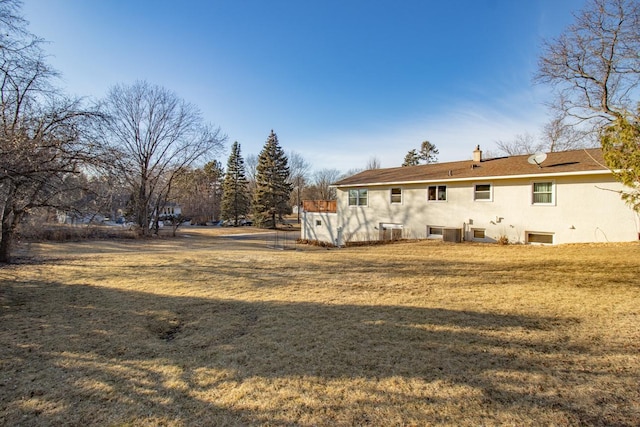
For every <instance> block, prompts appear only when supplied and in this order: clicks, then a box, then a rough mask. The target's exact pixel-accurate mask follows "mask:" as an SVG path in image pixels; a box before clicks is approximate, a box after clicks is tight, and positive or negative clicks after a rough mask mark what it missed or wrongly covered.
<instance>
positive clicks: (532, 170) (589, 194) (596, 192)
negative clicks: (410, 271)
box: [302, 147, 640, 245]
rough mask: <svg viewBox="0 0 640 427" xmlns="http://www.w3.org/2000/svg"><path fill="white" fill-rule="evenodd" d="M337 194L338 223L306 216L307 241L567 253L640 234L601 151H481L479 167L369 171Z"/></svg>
mask: <svg viewBox="0 0 640 427" xmlns="http://www.w3.org/2000/svg"><path fill="white" fill-rule="evenodd" d="M335 187H336V189H337V193H338V197H337V203H336V209H335V214H333V215H334V216H333V217H332V216H330V214H327V213H325V212H321V213H307V214H305V223H304V224H303V229H302V234H303V236H302V237H303V238H307V239H309V238H313V237H312V236H313V235H317V236H330V238H331V239H332V241H331V243H334V244H339V245H342V244H345V243H347V242H350V241H372V240H386V239H398V238H411V239H414V238H415V239H430V238H434V239H444V240H449V241H461V240H467V241H480V242H496V241H506V240H508V241H509V242H511V243H544V244H560V243H584V242H624V241H633V240H638V238H639V232H640V217H639V215H638V213H637V212H635V211H633V210H632V209H631V208H629V207H628V206H627V205H625V203H624V202H623V201H622V200H621V199H620V194H619V192H620V191H621V190H622V189H623V188H624V187H623V186H622V185H621V184H620V183H618V182H617V181H615V179H614V177H613V175H612V173H611V171H610V170H609V169H608V168H607V167H606V166H605V164H604V160H603V157H602V151H601V150H600V149H585V150H573V151H564V152H554V153H549V154H548V155H546V156H538V157H534V156H527V155H524V156H510V157H502V158H494V159H483V158H482V152H481V151H480V149H479V147H478V148H476V150H475V151H474V152H473V160H467V161H459V162H448V163H435V164H428V165H418V166H410V167H399V168H389V169H373V170H367V171H364V172H361V173H359V174H356V175H354V176H351V177H348V178H345V179H343V180H341V181H338V182H337V183H335ZM305 234H306V236H305ZM320 240H322V239H320Z"/></svg>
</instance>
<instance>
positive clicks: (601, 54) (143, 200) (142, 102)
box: [0, 0, 640, 262]
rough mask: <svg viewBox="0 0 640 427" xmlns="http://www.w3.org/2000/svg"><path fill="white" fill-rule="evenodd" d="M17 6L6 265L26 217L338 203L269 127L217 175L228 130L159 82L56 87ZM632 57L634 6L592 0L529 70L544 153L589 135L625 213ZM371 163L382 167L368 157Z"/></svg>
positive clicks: (635, 124) (631, 180)
mask: <svg viewBox="0 0 640 427" xmlns="http://www.w3.org/2000/svg"><path fill="white" fill-rule="evenodd" d="M20 7H21V3H20V1H19V0H0V262H9V261H10V259H11V247H12V243H13V241H14V239H15V237H16V233H17V231H18V227H19V226H20V224H21V223H23V222H24V221H26V220H27V219H29V218H34V217H35V216H37V215H52V214H53V213H55V212H66V213H71V214H72V215H75V216H76V217H86V216H90V215H95V214H96V213H98V212H108V213H109V215H110V216H114V215H115V213H116V210H117V209H118V208H120V209H122V212H121V213H122V214H123V215H124V216H126V217H127V219H129V220H131V221H133V222H134V223H136V224H137V226H138V230H139V232H140V234H142V235H149V234H151V233H154V232H157V230H158V227H159V221H160V212H161V210H163V208H164V207H165V206H166V205H167V204H168V203H170V202H176V203H180V204H181V205H182V206H183V207H184V214H185V215H188V216H191V217H192V219H194V220H195V221H196V222H206V221H208V220H215V219H218V218H224V219H227V220H229V221H232V222H233V223H234V224H238V223H239V222H240V221H241V220H242V219H243V218H244V217H245V216H246V215H248V214H250V213H251V215H252V216H253V218H254V219H255V220H256V221H258V222H259V223H261V224H264V225H270V226H275V224H276V221H278V220H279V219H280V218H281V217H282V216H283V215H285V214H287V213H290V212H291V210H292V207H293V206H299V205H300V201H301V200H302V199H324V200H331V199H333V198H335V189H332V188H331V187H330V186H329V184H330V183H332V182H335V181H336V180H337V179H338V178H340V176H341V174H340V172H339V171H337V170H334V169H325V170H322V171H318V172H316V173H315V174H313V175H311V174H310V172H309V169H310V166H309V164H308V163H307V162H306V161H304V159H302V158H301V157H300V156H299V155H297V154H296V153H289V155H287V154H285V153H284V151H283V150H282V148H281V147H280V144H279V141H278V138H277V135H276V134H275V132H273V131H271V133H270V134H269V136H268V138H267V140H266V142H265V145H264V147H263V150H262V152H261V153H260V154H259V155H258V156H255V155H250V156H247V159H246V161H245V159H243V158H242V154H241V151H240V144H239V143H237V142H236V143H234V144H233V145H232V149H231V154H230V156H229V159H228V162H227V165H226V170H224V168H223V166H222V164H221V163H220V162H218V161H217V160H212V159H215V158H216V157H217V156H219V155H220V154H221V153H222V151H223V149H224V146H225V144H226V142H227V136H226V135H225V134H223V132H222V131H221V129H220V128H219V127H216V126H213V125H211V124H209V123H207V122H206V121H205V120H204V118H203V117H202V113H201V112H200V110H199V109H198V108H197V107H196V106H195V105H193V104H190V103H188V102H185V101H184V100H182V99H180V97H178V96H177V95H176V94H175V93H173V92H172V91H170V90H168V89H165V88H163V87H159V86H156V85H152V84H149V83H147V82H144V81H139V82H135V83H133V84H131V85H122V84H120V85H116V86H114V87H112V88H111V90H110V91H109V92H108V94H107V95H106V97H105V99H103V100H101V101H100V102H97V103H93V104H91V103H89V102H88V101H87V100H85V99H82V98H78V97H72V96H69V95H67V94H65V93H64V92H63V91H62V90H60V89H59V88H58V87H56V85H55V81H56V80H55V79H56V78H57V77H58V73H57V72H56V70H54V69H52V68H51V67H50V66H49V64H48V63H47V62H46V54H45V52H44V49H43V46H44V41H43V40H42V39H41V38H39V37H37V36H35V35H33V34H31V33H30V32H29V31H28V28H27V22H26V21H25V19H24V18H23V16H22V15H21V9H20ZM639 52H640V5H639V3H638V1H637V0H591V1H590V2H589V3H588V4H587V6H586V7H585V9H584V10H582V11H579V12H577V13H576V14H575V21H574V23H573V24H572V25H570V26H569V27H568V28H567V29H566V30H565V31H564V32H563V33H562V34H561V35H560V36H558V37H557V38H555V39H552V40H547V41H545V43H544V46H543V52H542V55H541V57H540V59H539V66H538V73H537V75H536V81H537V82H540V83H543V84H548V85H550V86H551V87H552V89H553V91H554V99H553V101H552V102H551V103H550V104H551V107H552V110H553V111H554V117H555V118H554V119H553V120H552V121H551V122H550V124H549V125H548V126H547V127H546V128H545V129H546V135H548V143H549V147H550V149H551V150H550V151H555V150H561V149H567V148H574V147H579V146H582V145H581V144H585V143H586V142H585V141H587V142H588V141H594V140H595V141H598V142H599V144H600V145H601V147H602V148H603V151H604V155H605V160H606V162H607V166H608V167H609V168H610V169H611V170H612V171H613V172H614V174H615V176H616V177H617V178H618V180H620V181H621V182H623V183H624V184H625V185H626V190H625V191H623V192H621V195H622V197H623V198H624V199H625V200H626V201H627V202H628V203H629V204H630V205H631V206H633V207H634V209H636V210H640V108H639V107H638V96H639V95H640V93H639V91H638V89H639V85H640V54H639ZM516 142H517V144H508V143H507V144H505V145H504V147H502V149H503V150H504V151H508V150H511V149H513V150H514V151H521V150H527V151H531V150H532V148H535V147H532V146H531V145H532V144H531V143H530V141H529V140H528V138H527V137H522V138H519V139H518V140H517V141H516ZM437 154H438V150H437V149H436V147H435V145H433V144H431V143H429V142H428V141H425V142H423V144H422V146H421V147H420V150H419V151H418V150H411V151H410V152H409V153H407V156H406V157H405V165H406V166H411V165H415V164H419V163H420V162H426V163H430V162H434V161H437V158H436V155H437ZM509 154H515V152H514V153H509ZM204 159H209V161H208V162H207V163H205V164H203V163H204ZM368 167H369V168H377V167H380V164H379V161H377V159H376V158H372V160H371V161H370V165H368ZM353 172H355V171H350V172H348V173H353ZM174 219H176V218H174ZM178 219H180V218H178Z"/></svg>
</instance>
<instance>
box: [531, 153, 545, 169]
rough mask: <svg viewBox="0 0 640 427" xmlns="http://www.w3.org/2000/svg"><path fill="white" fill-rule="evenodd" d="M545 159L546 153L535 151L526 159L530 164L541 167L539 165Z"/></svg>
mask: <svg viewBox="0 0 640 427" xmlns="http://www.w3.org/2000/svg"><path fill="white" fill-rule="evenodd" d="M546 159H547V154H546V153H535V154H532V155H530V156H529V158H528V159H527V161H528V162H529V163H530V164H532V165H538V167H539V168H541V167H542V166H540V165H541V164H542V162H544V161H545V160H546Z"/></svg>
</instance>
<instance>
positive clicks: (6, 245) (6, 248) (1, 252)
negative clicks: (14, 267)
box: [0, 221, 13, 264]
mask: <svg viewBox="0 0 640 427" xmlns="http://www.w3.org/2000/svg"><path fill="white" fill-rule="evenodd" d="M11 234H12V233H11V231H10V230H8V229H5V224H4V221H3V222H2V239H1V240H0V264H2V263H5V264H9V263H10V262H11V240H12V237H13V236H12V235H11Z"/></svg>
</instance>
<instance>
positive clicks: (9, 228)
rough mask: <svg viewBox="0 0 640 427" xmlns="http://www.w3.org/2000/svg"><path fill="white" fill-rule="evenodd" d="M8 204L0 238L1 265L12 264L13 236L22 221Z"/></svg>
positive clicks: (3, 215) (3, 217)
mask: <svg viewBox="0 0 640 427" xmlns="http://www.w3.org/2000/svg"><path fill="white" fill-rule="evenodd" d="M8 205H9V204H8V203H7V204H6V205H5V209H4V212H3V214H2V232H1V237H0V263H5V264H9V263H10V262H11V244H12V243H13V234H14V232H15V230H16V226H17V225H18V222H19V221H20V217H19V215H18V214H16V213H15V212H12V211H11V208H10V207H9V206H8Z"/></svg>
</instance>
